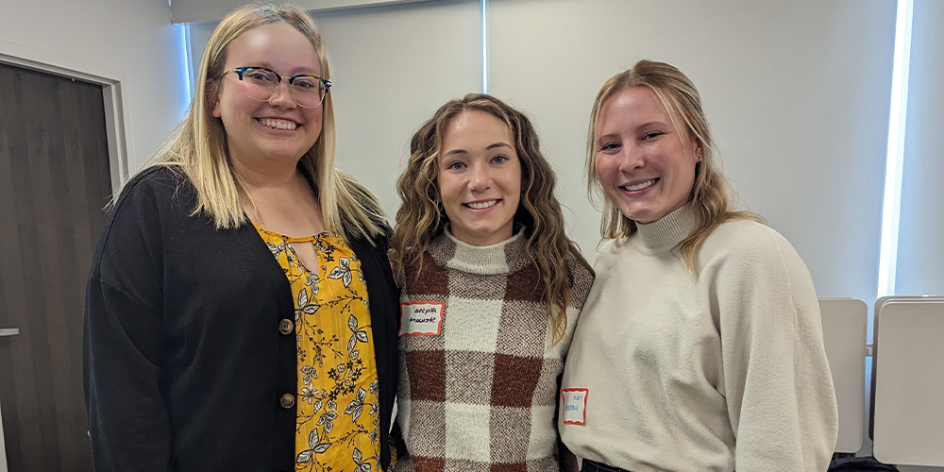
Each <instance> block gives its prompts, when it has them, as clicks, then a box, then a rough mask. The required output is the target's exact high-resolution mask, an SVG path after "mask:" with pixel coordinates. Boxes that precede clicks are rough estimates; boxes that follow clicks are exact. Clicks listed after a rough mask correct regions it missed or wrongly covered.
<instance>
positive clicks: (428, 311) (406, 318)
mask: <svg viewBox="0 0 944 472" xmlns="http://www.w3.org/2000/svg"><path fill="white" fill-rule="evenodd" d="M445 306H446V304H445V303H443V302H408V303H401V304H400V336H401V337H402V336H439V332H440V330H442V317H443V310H444V309H445Z"/></svg>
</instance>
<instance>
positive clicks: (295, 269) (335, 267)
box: [256, 225, 380, 472]
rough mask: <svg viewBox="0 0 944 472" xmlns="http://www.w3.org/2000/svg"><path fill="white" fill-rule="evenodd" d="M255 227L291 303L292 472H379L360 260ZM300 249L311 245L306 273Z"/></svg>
mask: <svg viewBox="0 0 944 472" xmlns="http://www.w3.org/2000/svg"><path fill="white" fill-rule="evenodd" d="M256 229H257V230H258V232H259V234H260V236H262V238H263V240H265V242H266V244H267V245H268V247H269V250H270V251H271V252H272V255H273V256H275V258H276V260H277V261H278V262H279V265H280V266H281V267H282V269H283V270H284V271H285V275H286V276H287V277H288V279H289V282H290V284H291V287H292V293H293V294H294V297H293V299H294V300H295V340H296V342H297V344H298V396H297V403H296V405H297V406H296V412H297V415H298V416H297V420H296V426H295V454H296V456H295V471H296V472H374V471H377V472H379V471H380V468H379V467H378V462H379V458H380V441H379V437H380V416H379V415H380V403H379V400H378V398H377V389H378V380H377V366H376V365H375V358H374V345H373V338H372V332H371V329H370V309H369V305H368V300H367V287H366V285H365V283H364V274H363V272H361V265H360V261H359V260H358V259H357V257H356V256H355V255H354V252H353V251H352V250H351V248H350V247H349V246H348V245H347V244H346V243H345V242H344V240H343V239H342V238H340V237H339V236H337V235H334V234H330V233H321V234H318V235H315V236H310V237H307V238H291V237H288V236H284V235H280V234H277V233H273V232H271V231H268V230H266V229H264V228H262V227H260V226H258V225H256ZM299 244H313V245H314V247H315V249H316V253H317V254H318V267H305V265H304V264H303V263H302V261H301V259H299V257H298V255H297V254H296V253H295V249H294V247H293V245H299ZM339 408H340V409H339Z"/></svg>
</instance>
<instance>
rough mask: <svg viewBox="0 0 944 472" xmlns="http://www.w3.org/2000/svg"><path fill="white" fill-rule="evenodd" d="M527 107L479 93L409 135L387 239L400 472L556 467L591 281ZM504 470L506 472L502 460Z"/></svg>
mask: <svg viewBox="0 0 944 472" xmlns="http://www.w3.org/2000/svg"><path fill="white" fill-rule="evenodd" d="M555 181H556V178H555V176H554V172H553V170H552V169H551V167H550V166H549V165H548V163H547V161H546V160H545V159H544V157H543V156H542V155H541V152H540V149H539V145H538V138H537V133H536V132H535V130H534V128H533V127H532V125H531V122H530V121H529V120H528V118H527V117H526V116H525V115H523V114H522V113H520V112H518V111H516V110H514V109H513V108H511V107H509V106H508V105H506V104H505V103H503V102H502V101H500V100H498V99H496V98H494V97H491V96H489V95H482V94H470V95H467V96H466V97H464V98H463V99H461V100H458V99H457V100H452V101H450V102H448V103H446V104H445V105H443V106H442V107H441V108H440V109H439V110H438V111H437V112H436V113H435V114H434V115H433V117H432V118H431V119H430V120H429V121H427V122H426V123H425V124H424V125H423V126H422V127H421V128H420V129H419V131H417V133H416V134H415V135H414V136H413V140H412V144H411V155H410V159H409V163H408V166H407V168H406V170H405V171H404V172H403V174H402V175H401V176H400V179H399V182H398V191H399V194H400V198H401V199H402V206H401V207H400V210H399V211H398V212H397V221H396V223H397V226H396V230H395V232H394V236H393V238H392V240H391V247H392V249H393V256H394V257H393V258H394V260H395V262H396V263H397V264H398V270H397V272H398V274H399V275H398V277H399V279H400V281H401V294H400V302H401V303H400V305H401V310H400V312H401V318H400V336H401V339H400V359H401V369H400V389H399V391H398V406H399V409H398V411H399V413H398V423H399V425H400V427H401V428H402V430H403V438H404V441H405V445H406V449H407V452H408V454H406V455H405V456H404V457H402V458H401V459H400V462H398V463H397V470H405V471H413V470H415V471H419V472H425V471H442V470H444V469H445V470H456V471H474V470H489V469H491V470H500V469H501V468H502V467H505V468H507V470H557V468H558V467H561V466H562V465H566V464H570V465H572V466H575V465H576V464H575V462H573V461H567V460H566V458H568V457H570V458H572V457H573V456H571V455H569V454H568V453H566V451H564V450H561V449H560V448H559V440H558V434H557V429H556V427H555V424H556V418H557V416H556V405H557V392H558V388H559V386H558V378H559V375H560V374H561V372H562V371H563V367H564V363H563V361H564V356H565V355H566V353H567V349H568V346H569V345H570V338H571V336H572V334H573V329H574V325H575V323H576V320H577V315H578V313H579V312H580V309H581V307H582V306H583V303H584V300H585V299H586V297H587V293H588V291H589V288H590V285H591V283H592V280H593V275H592V271H591V269H590V267H589V265H588V264H587V262H586V261H585V260H584V258H583V257H582V256H581V255H580V252H579V251H578V249H577V247H576V245H575V244H574V243H573V242H572V241H571V240H570V239H568V238H567V236H566V235H565V234H564V220H563V216H562V213H561V208H560V204H559V202H558V201H557V198H556V197H555V195H554V186H555ZM496 467H497V468H499V469H496Z"/></svg>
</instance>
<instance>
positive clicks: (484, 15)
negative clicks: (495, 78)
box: [482, 0, 488, 93]
mask: <svg viewBox="0 0 944 472" xmlns="http://www.w3.org/2000/svg"><path fill="white" fill-rule="evenodd" d="M482 93H488V0H482Z"/></svg>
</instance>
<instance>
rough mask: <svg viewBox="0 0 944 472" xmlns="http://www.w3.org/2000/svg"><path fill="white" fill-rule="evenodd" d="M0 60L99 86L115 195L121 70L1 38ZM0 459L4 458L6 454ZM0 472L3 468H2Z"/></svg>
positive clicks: (120, 162)
mask: <svg viewBox="0 0 944 472" xmlns="http://www.w3.org/2000/svg"><path fill="white" fill-rule="evenodd" d="M0 63H3V64H7V65H11V66H17V67H22V68H24V69H32V70H36V71H40V72H46V73H49V74H53V75H58V76H61V77H66V78H70V79H78V80H82V81H85V82H90V83H93V84H97V85H100V86H101V87H102V98H103V99H104V103H105V132H106V133H107V139H108V167H109V169H110V172H111V186H112V191H113V192H114V193H115V194H116V195H117V192H118V190H120V189H121V186H122V184H124V182H125V181H126V180H127V179H128V175H129V172H130V169H129V162H130V158H131V150H132V149H134V146H133V145H132V140H131V133H130V132H129V131H128V130H130V129H132V128H131V113H130V105H129V103H130V102H129V100H128V92H127V87H126V86H125V84H127V80H126V78H125V73H124V71H122V70H121V69H116V68H114V67H109V66H104V65H101V64H94V63H90V62H86V61H83V60H81V59H76V58H73V57H67V56H62V55H59V54H55V53H51V52H47V51H41V50H38V49H33V48H30V47H27V46H21V45H19V44H13V43H7V42H4V41H0ZM0 446H2V444H0ZM3 459H4V460H5V459H6V456H5V455H4V456H3ZM0 472H3V469H2V468H0Z"/></svg>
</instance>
